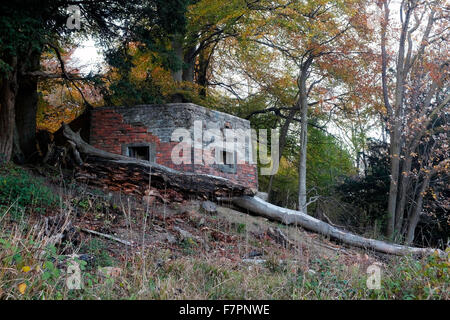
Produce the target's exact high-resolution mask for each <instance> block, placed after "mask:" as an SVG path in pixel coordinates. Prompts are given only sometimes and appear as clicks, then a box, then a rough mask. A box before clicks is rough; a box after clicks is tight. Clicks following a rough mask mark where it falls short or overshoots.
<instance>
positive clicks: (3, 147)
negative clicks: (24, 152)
mask: <svg viewBox="0 0 450 320" xmlns="http://www.w3.org/2000/svg"><path fill="white" fill-rule="evenodd" d="M9 65H10V66H11V68H12V71H10V72H9V73H8V74H7V75H6V76H5V77H3V79H2V80H1V88H0V163H2V162H9V161H10V160H11V156H12V150H13V144H14V128H15V113H14V111H15V110H14V105H15V100H16V95H17V57H13V58H11V59H10V62H9Z"/></svg>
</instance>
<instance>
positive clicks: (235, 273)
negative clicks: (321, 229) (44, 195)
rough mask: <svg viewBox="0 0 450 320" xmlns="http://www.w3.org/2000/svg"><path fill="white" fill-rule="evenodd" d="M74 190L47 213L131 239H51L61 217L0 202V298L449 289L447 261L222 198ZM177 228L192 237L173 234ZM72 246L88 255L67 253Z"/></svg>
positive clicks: (433, 294) (380, 293)
mask: <svg viewBox="0 0 450 320" xmlns="http://www.w3.org/2000/svg"><path fill="white" fill-rule="evenodd" d="M74 190H75V189H71V190H66V191H65V193H64V194H63V195H62V196H61V201H60V203H61V205H60V207H59V208H56V209H53V213H52V214H50V215H57V214H59V215H62V216H63V218H64V219H62V221H66V222H69V221H70V222H71V223H73V224H74V225H75V226H80V227H88V228H91V229H95V230H98V231H100V232H104V233H108V234H115V235H116V236H118V237H121V238H124V239H127V240H133V241H134V242H135V246H133V247H128V246H124V245H122V244H119V243H117V242H114V241H110V240H106V239H103V238H98V237H94V238H92V236H91V235H87V234H83V233H81V234H79V238H78V240H77V242H74V241H66V242H65V243H62V244H58V243H57V242H55V241H54V240H55V239H54V238H52V237H53V236H54V235H55V234H58V233H60V231H62V230H61V229H64V228H65V227H64V223H61V224H59V225H58V227H57V228H54V229H53V230H52V231H51V232H49V228H48V226H47V225H46V224H45V223H44V222H45V220H44V219H43V216H42V215H41V214H33V212H30V213H29V214H27V215H23V216H22V217H21V218H20V219H16V218H14V219H13V218H12V217H11V216H10V214H9V212H8V210H7V208H6V209H2V211H0V248H1V249H0V299H448V298H449V282H450V281H449V273H448V268H449V266H450V263H449V261H447V260H442V259H440V258H438V257H429V258H426V259H423V260H415V259H412V258H409V257H404V258H392V257H389V258H386V257H380V256H375V255H374V254H373V253H370V252H364V251H361V250H356V249H352V248H344V247H342V246H339V245H337V244H335V243H332V242H330V241H329V240H327V239H324V238H323V237H320V236H318V235H315V234H311V233H308V232H306V231H304V230H302V229H300V228H295V227H284V226H280V225H278V224H276V223H273V222H270V221H267V220H266V219H263V218H260V217H254V216H249V215H247V214H243V213H241V212H237V211H235V210H232V209H230V208H225V207H220V208H219V212H218V214H217V215H215V216H207V215H204V214H201V213H200V212H199V210H198V203H197V202H195V201H191V202H185V203H180V204H170V205H168V206H158V205H156V204H155V205H152V206H151V207H149V206H145V205H143V204H142V203H141V202H140V201H137V200H136V199H132V198H127V197H123V196H118V197H113V198H111V197H107V196H105V195H99V196H93V195H92V193H90V192H87V191H86V189H83V188H82V189H81V190H82V191H79V190H78V191H76V192H75V191H74ZM66 226H67V224H66ZM175 227H176V228H175ZM268 227H272V228H276V227H279V228H280V230H282V231H283V232H284V233H285V234H286V235H287V236H288V237H289V239H290V240H291V241H292V243H293V245H292V246H291V247H288V248H284V247H283V246H281V245H280V244H278V243H276V242H275V241H274V240H273V239H271V238H270V237H268V235H267V232H266V231H267V229H268ZM58 228H59V229H58ZM177 228H181V229H183V230H185V231H187V232H188V233H190V234H191V235H192V238H191V237H182V236H180V234H179V233H177V231H176V230H177ZM168 239H169V240H168ZM170 239H171V240H170ZM252 252H259V253H261V254H262V256H258V257H256V258H257V259H262V260H264V262H263V263H260V264H258V263H249V262H244V261H243V258H246V257H247V255H249V254H251V253H252ZM75 254H86V255H87V256H88V257H90V258H92V259H87V261H88V262H86V261H84V260H82V258H81V257H78V258H76V259H75V260H74V259H71V257H74V255H75ZM70 261H76V262H77V263H79V265H80V267H81V269H82V270H81V279H82V282H83V286H82V289H80V290H69V289H68V287H67V285H66V280H67V278H68V276H69V275H68V274H67V273H66V270H67V266H68V264H69V263H70ZM374 263H377V264H378V265H380V266H381V270H382V274H381V289H379V290H369V289H368V288H367V285H366V280H367V276H368V275H367V273H366V270H367V267H368V266H369V265H372V264H374ZM104 267H116V268H120V270H121V273H120V274H119V275H114V276H110V277H108V276H107V277H105V276H104V275H100V274H99V272H98V269H99V268H104Z"/></svg>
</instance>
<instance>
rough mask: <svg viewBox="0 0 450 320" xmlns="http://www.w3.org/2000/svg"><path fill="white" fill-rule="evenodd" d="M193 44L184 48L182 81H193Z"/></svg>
mask: <svg viewBox="0 0 450 320" xmlns="http://www.w3.org/2000/svg"><path fill="white" fill-rule="evenodd" d="M194 54H195V46H194V47H190V48H188V49H187V50H186V53H185V54H184V56H183V60H184V64H185V68H184V69H183V77H182V78H183V81H188V82H194V74H195V55H194Z"/></svg>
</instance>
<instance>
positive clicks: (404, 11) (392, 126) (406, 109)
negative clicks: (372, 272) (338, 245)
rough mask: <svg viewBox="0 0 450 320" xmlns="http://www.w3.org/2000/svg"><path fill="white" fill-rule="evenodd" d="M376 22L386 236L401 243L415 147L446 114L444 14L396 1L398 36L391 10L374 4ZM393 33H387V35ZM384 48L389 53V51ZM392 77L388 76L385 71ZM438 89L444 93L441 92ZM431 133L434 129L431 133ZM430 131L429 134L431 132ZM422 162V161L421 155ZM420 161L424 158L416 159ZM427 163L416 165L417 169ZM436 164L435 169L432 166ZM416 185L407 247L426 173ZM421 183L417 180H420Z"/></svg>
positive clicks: (424, 4) (427, 5)
mask: <svg viewBox="0 0 450 320" xmlns="http://www.w3.org/2000/svg"><path fill="white" fill-rule="evenodd" d="M378 5H379V7H380V8H381V9H382V12H383V17H382V20H381V56H382V67H381V73H382V85H383V87H382V90H383V99H384V105H385V108H386V110H387V129H388V131H389V137H390V141H389V142H390V149H389V153H390V161H391V163H390V177H391V180H390V188H389V199H388V205H387V213H388V223H387V233H386V236H387V237H388V238H390V239H394V237H397V238H401V237H402V235H403V234H404V231H403V232H402V229H403V230H405V227H403V228H402V224H403V222H404V218H405V214H406V213H405V208H406V204H407V201H406V200H407V193H408V191H409V190H411V189H410V188H411V182H412V181H411V179H410V178H411V176H412V173H411V166H412V163H413V157H414V156H415V155H416V154H417V153H418V150H419V148H420V144H421V142H423V139H425V137H426V136H427V134H429V133H430V130H431V127H430V126H433V124H434V122H435V121H436V119H437V118H439V117H440V115H441V114H442V112H445V110H448V106H449V100H450V95H449V93H448V92H445V90H444V89H445V88H446V86H447V85H448V75H449V62H450V60H449V52H448V41H449V26H448V17H449V10H448V8H446V7H445V6H444V1H418V0H409V1H402V2H401V5H400V8H399V23H400V26H399V30H400V31H399V35H398V37H392V38H393V39H398V40H395V42H394V43H392V42H390V41H389V40H388V39H389V38H391V37H390V36H389V35H390V33H389V32H395V27H396V26H395V21H393V19H391V9H392V8H391V7H392V6H391V5H390V3H389V2H388V1H387V0H384V1H379V2H378ZM392 29H393V30H392ZM390 48H395V51H394V50H390ZM391 70H392V71H393V72H390V71H391ZM443 90H444V92H443ZM433 130H435V129H433ZM433 130H431V131H433ZM425 157H426V158H428V156H425ZM422 160H425V159H422ZM426 163H428V161H422V165H421V166H422V169H424V170H427V169H425V168H426ZM434 165H436V164H434ZM432 171H434V170H431V171H429V172H428V173H427V174H425V175H424V176H423V177H418V178H420V179H419V180H417V182H419V181H422V180H423V181H422V182H421V185H420V186H419V187H418V189H416V192H415V193H414V197H413V198H414V199H413V201H411V202H412V203H414V204H413V207H414V208H413V209H410V210H408V211H409V212H410V213H409V214H406V216H407V220H408V221H409V227H406V229H408V230H410V231H408V236H407V239H406V240H407V242H410V241H412V237H413V234H414V231H413V230H414V229H415V225H416V224H417V223H416V221H415V220H416V219H417V217H418V214H420V212H421V208H422V200H421V199H422V197H423V193H424V192H425V190H426V189H427V188H428V184H429V179H430V177H429V174H430V173H431V172H432ZM422 178H423V179H422Z"/></svg>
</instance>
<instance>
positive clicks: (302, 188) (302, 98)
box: [298, 57, 313, 214]
mask: <svg viewBox="0 0 450 320" xmlns="http://www.w3.org/2000/svg"><path fill="white" fill-rule="evenodd" d="M312 62H313V58H312V57H309V58H308V59H307V60H306V62H305V63H304V64H303V65H302V68H301V74H300V79H299V86H298V87H299V94H300V95H299V100H298V103H299V107H300V121H301V122H300V158H299V165H298V209H299V210H300V211H302V212H304V213H305V214H306V213H308V208H307V207H306V152H307V147H308V99H307V90H306V79H307V77H308V72H309V67H310V66H311V64H312Z"/></svg>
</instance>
